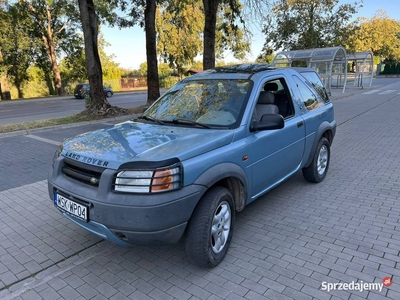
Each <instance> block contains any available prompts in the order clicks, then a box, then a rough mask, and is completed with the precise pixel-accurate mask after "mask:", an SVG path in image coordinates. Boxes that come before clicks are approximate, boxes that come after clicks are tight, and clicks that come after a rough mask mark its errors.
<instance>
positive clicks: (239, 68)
mask: <svg viewBox="0 0 400 300" xmlns="http://www.w3.org/2000/svg"><path fill="white" fill-rule="evenodd" d="M288 70H294V71H296V72H298V73H301V72H305V71H313V72H315V70H314V69H313V68H305V67H291V68H276V67H274V66H273V65H271V64H263V63H257V64H237V65H231V66H223V67H216V68H214V69H210V70H206V71H203V72H200V73H197V74H195V75H192V76H190V77H187V78H186V79H187V80H198V79H250V78H251V77H252V76H253V75H255V74H258V73H262V72H276V71H281V72H288Z"/></svg>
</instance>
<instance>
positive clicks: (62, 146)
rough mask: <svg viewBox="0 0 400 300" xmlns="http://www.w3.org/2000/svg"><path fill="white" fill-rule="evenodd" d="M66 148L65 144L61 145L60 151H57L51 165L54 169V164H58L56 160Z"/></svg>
mask: <svg viewBox="0 0 400 300" xmlns="http://www.w3.org/2000/svg"><path fill="white" fill-rule="evenodd" d="M63 148H64V144H60V146H58V149H57V150H56V152H54V156H53V163H52V164H51V166H52V167H53V168H54V164H55V162H56V159H57V158H58V157H59V156H60V154H61V152H62V151H63Z"/></svg>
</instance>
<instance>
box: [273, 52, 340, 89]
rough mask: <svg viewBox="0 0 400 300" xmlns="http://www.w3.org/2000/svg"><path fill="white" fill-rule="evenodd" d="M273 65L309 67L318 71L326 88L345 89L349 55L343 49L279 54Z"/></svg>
mask: <svg viewBox="0 0 400 300" xmlns="http://www.w3.org/2000/svg"><path fill="white" fill-rule="evenodd" d="M272 64H273V65H274V66H275V67H283V68H284V67H295V66H307V67H310V68H314V69H315V70H317V72H318V74H319V76H320V77H321V79H322V81H323V82H324V85H325V88H326V90H327V92H328V93H329V94H331V88H332V86H334V87H343V92H344V91H345V88H346V82H347V55H346V50H345V49H344V48H343V47H328V48H315V49H305V50H293V51H282V52H279V53H278V54H277V55H276V56H275V58H274V60H273V62H272Z"/></svg>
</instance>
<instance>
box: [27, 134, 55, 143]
mask: <svg viewBox="0 0 400 300" xmlns="http://www.w3.org/2000/svg"><path fill="white" fill-rule="evenodd" d="M26 137H29V138H31V139H35V140H38V141H41V142H45V143H49V144H52V145H56V146H59V145H60V144H61V142H57V141H53V140H50V139H46V138H43V137H40V136H36V135H32V134H28V135H26Z"/></svg>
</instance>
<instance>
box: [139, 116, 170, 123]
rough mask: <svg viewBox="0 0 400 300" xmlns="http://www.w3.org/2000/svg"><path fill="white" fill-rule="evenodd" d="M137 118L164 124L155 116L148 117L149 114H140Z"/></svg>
mask: <svg viewBox="0 0 400 300" xmlns="http://www.w3.org/2000/svg"><path fill="white" fill-rule="evenodd" d="M138 120H146V121H152V122H155V123H158V124H160V125H164V122H162V121H160V120H158V119H156V118H153V117H149V116H140V117H138Z"/></svg>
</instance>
